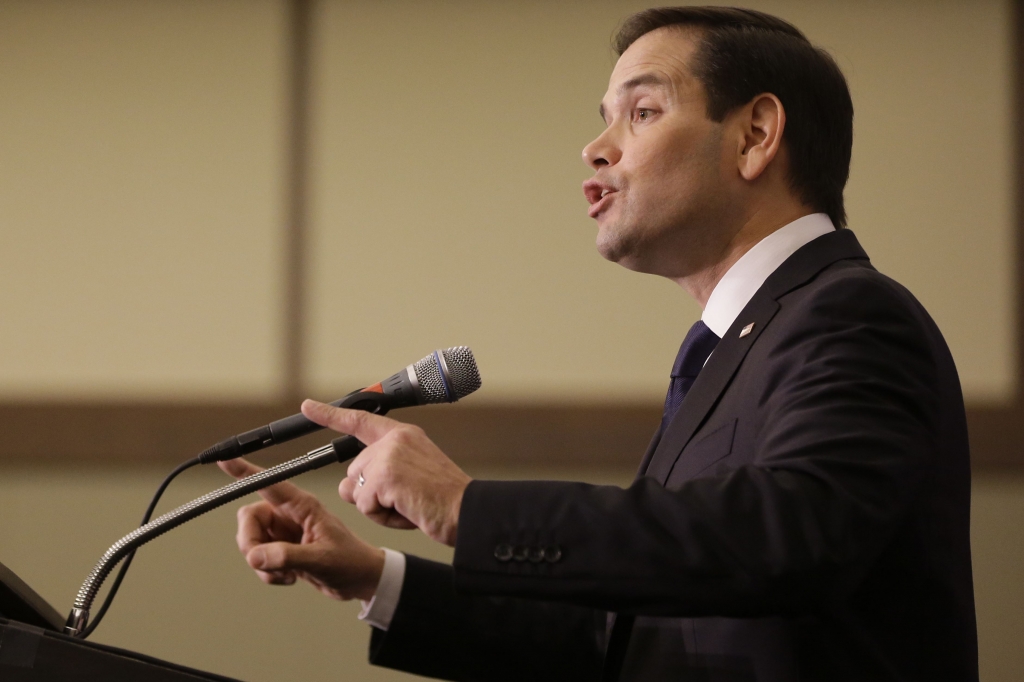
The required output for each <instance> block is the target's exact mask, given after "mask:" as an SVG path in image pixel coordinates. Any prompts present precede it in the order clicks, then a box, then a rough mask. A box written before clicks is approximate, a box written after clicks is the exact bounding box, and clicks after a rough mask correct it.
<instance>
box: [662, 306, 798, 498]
mask: <svg viewBox="0 0 1024 682" xmlns="http://www.w3.org/2000/svg"><path fill="white" fill-rule="evenodd" d="M762 289H763V288H762ZM778 309H779V304H778V303H777V302H776V301H775V300H774V299H773V298H771V297H770V296H768V295H767V294H766V293H762V291H758V293H757V294H755V295H754V298H752V299H751V300H750V303H748V304H747V307H746V308H744V309H743V312H742V313H740V316H739V317H737V318H736V321H735V322H734V323H733V325H732V327H730V328H729V331H728V332H726V334H725V336H724V337H723V338H722V340H721V341H720V342H719V343H718V347H717V348H715V352H714V353H712V354H711V357H710V358H708V362H707V364H706V365H704V369H702V370H701V372H700V374H698V375H697V380H696V381H694V382H693V386H692V387H691V388H690V391H689V393H687V394H686V398H684V399H683V403H682V405H680V406H679V411H678V412H676V415H675V417H674V418H673V419H672V421H671V422H669V425H668V428H666V429H665V433H664V435H662V437H661V441H660V442H659V443H658V445H657V446H656V447H655V450H654V452H653V454H652V456H651V463H650V466H648V468H647V472H646V475H647V476H650V477H651V478H654V479H657V481H658V482H659V483H661V484H662V485H665V482H666V481H667V480H668V475H669V474H670V473H671V472H672V467H673V466H674V465H675V463H676V460H677V459H678V458H679V455H680V454H681V453H682V451H683V448H684V447H686V444H687V443H689V442H690V439H691V438H692V437H693V434H694V433H696V431H697V429H698V428H700V425H701V424H703V423H704V418H705V417H706V416H707V414H708V412H710V411H711V408H712V407H713V406H714V404H715V403H716V402H717V401H718V397H719V396H720V395H721V394H722V391H724V390H725V387H726V386H727V385H728V384H729V380H730V379H732V376H733V374H735V373H736V370H737V369H738V368H739V366H740V363H741V362H743V358H744V357H746V355H747V351H749V350H750V347H751V346H752V345H754V341H756V340H757V338H758V337H759V336H760V335H761V332H762V331H764V328H765V327H766V326H767V325H768V322H769V321H770V320H771V319H772V317H774V316H775V313H776V312H777V311H778ZM750 323H753V324H754V327H753V329H752V330H751V331H750V333H749V334H747V335H746V336H744V337H742V338H741V337H740V329H742V328H743V327H745V326H747V325H748V324H750Z"/></svg>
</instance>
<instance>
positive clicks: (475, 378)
mask: <svg viewBox="0 0 1024 682" xmlns="http://www.w3.org/2000/svg"><path fill="white" fill-rule="evenodd" d="M441 354H442V355H443V356H444V364H446V365H448V378H449V379H451V382H452V385H451V389H452V393H453V394H454V397H455V400H458V399H460V398H465V397H466V396H467V395H469V394H470V393H472V392H473V391H475V390H476V389H478V388H480V370H478V369H477V367H476V358H474V357H473V351H471V350H470V349H469V346H453V347H452V348H448V349H446V350H443V351H441Z"/></svg>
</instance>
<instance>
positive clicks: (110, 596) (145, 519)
mask: <svg viewBox="0 0 1024 682" xmlns="http://www.w3.org/2000/svg"><path fill="white" fill-rule="evenodd" d="M202 463H203V462H202V460H201V459H200V458H199V457H193V458H192V459H190V460H188V461H187V462H182V463H181V464H179V465H178V466H177V467H176V468H175V469H174V471H172V472H171V473H169V474H167V478H165V479H164V482H163V483H161V484H160V487H159V488H157V489H156V493H155V494H154V495H153V499H152V500H150V502H149V506H148V507H146V513H145V514H143V516H142V523H140V524H139V525H140V526H145V525H146V524H147V523H149V520H150V518H151V517H152V516H153V511H154V510H156V505H157V504H158V503H159V502H160V498H161V497H162V496H163V494H164V491H165V490H167V486H169V485H170V484H171V481H173V480H174V479H175V478H177V476H178V474H180V473H181V472H183V471H185V470H186V469H191V468H192V467H194V466H196V465H198V464H202ZM135 552H136V550H134V549H133V550H132V551H131V553H130V554H129V555H128V556H126V557H125V558H124V563H122V564H121V569H120V570H119V571H118V572H117V576H116V577H115V578H114V582H113V583H111V584H110V590H108V591H107V596H106V597H105V598H104V599H103V605H102V606H100V610H99V611H97V612H96V618H95V619H93V621H92V622H91V623H89V625H88V626H87V627H86V628H85V631H84V632H82V634H81V635H80V638H81V639H86V638H87V637H88V636H89V635H91V634H92V631H93V630H95V629H96V626H97V625H99V624H100V621H101V620H103V616H104V614H106V612H107V609H109V608H110V604H111V602H113V601H114V597H115V596H117V589H118V588H119V587H121V581H123V580H124V576H125V574H126V573H127V572H128V567H129V566H131V565H132V559H134V558H135Z"/></svg>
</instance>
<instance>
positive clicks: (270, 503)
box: [217, 459, 384, 601]
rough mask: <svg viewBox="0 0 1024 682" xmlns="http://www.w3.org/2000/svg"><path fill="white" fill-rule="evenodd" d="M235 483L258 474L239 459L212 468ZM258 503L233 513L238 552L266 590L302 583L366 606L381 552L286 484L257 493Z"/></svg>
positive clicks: (378, 573) (377, 577)
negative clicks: (225, 474)
mask: <svg viewBox="0 0 1024 682" xmlns="http://www.w3.org/2000/svg"><path fill="white" fill-rule="evenodd" d="M217 466H219V467H220V468H221V469H222V470H223V471H225V472H227V473H228V474H230V475H231V476H234V477H235V478H243V477H245V476H249V475H252V474H255V473H257V472H259V471H262V469H261V468H260V467H258V466H256V465H254V464H251V463H249V462H247V461H245V460H244V459H232V460H228V461H226V462H217ZM260 496H261V497H263V501H262V502H256V503H255V504H250V505H246V506H245V507H242V508H241V509H239V510H238V535H237V536H236V540H237V542H238V549H239V550H241V552H242V554H244V555H245V560H246V562H247V563H248V564H249V566H250V567H252V569H253V570H254V571H256V575H258V576H259V577H260V580H262V581H263V582H265V583H267V584H268V585H291V584H292V583H294V582H295V580H296V578H302V579H303V580H305V581H306V582H308V583H310V584H311V585H313V587H315V588H317V589H318V590H320V591H321V592H323V593H324V594H326V595H327V596H329V597H333V598H335V599H362V600H363V601H369V600H370V599H372V598H373V595H374V594H375V593H376V591H377V583H379V582H380V576H381V572H382V571H383V570H384V550H382V549H379V548H377V547H373V546H371V545H368V544H367V543H365V542H363V541H362V540H361V539H359V538H358V537H356V536H355V535H353V534H352V532H351V531H349V529H348V528H346V527H345V525H344V524H343V523H342V522H341V520H340V519H338V518H337V517H336V516H333V515H332V514H330V513H329V512H328V511H327V510H326V509H324V507H323V505H321V504H320V501H319V500H317V499H316V498H315V497H314V496H313V495H311V494H309V493H308V492H306V491H305V490H302V489H300V488H298V487H297V486H295V485H292V484H291V483H277V484H275V485H272V486H270V487H269V488H264V489H263V490H261V491H260Z"/></svg>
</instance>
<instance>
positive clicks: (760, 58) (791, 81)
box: [614, 7, 853, 227]
mask: <svg viewBox="0 0 1024 682" xmlns="http://www.w3.org/2000/svg"><path fill="white" fill-rule="evenodd" d="M665 26H681V27H693V28H695V29H697V30H698V31H699V32H700V33H699V36H700V43H699V45H698V48H697V52H696V56H695V57H694V59H693V63H692V64H691V65H690V68H691V69H692V70H693V73H694V76H696V78H697V79H698V80H699V81H700V82H701V83H702V84H703V85H704V89H705V91H706V93H707V98H708V102H707V114H708V118H710V119H711V120H713V121H722V120H723V119H724V118H725V116H726V114H728V113H729V112H731V111H733V110H734V109H736V107H739V106H742V105H744V104H747V103H748V102H750V101H751V100H752V99H753V98H754V97H756V96H757V95H759V94H761V93H765V92H769V93H772V94H773V95H775V96H776V97H778V98H779V101H781V102H782V106H783V107H784V108H785V110H786V128H785V130H784V131H783V134H782V139H783V142H784V143H785V144H786V145H787V148H788V150H789V157H790V168H789V182H790V186H791V187H792V188H793V191H794V192H796V193H797V195H798V196H799V197H800V198H801V200H803V201H804V202H805V203H807V204H808V205H809V206H811V207H812V208H814V209H815V210H817V211H821V212H823V213H827V214H828V216H829V217H830V218H831V219H832V222H833V224H835V226H836V227H846V209H845V207H844V206H843V188H844V187H845V186H846V180H847V179H848V178H849V176H850V154H851V150H852V148H853V101H852V100H851V99H850V90H849V88H848V87H847V85H846V79H845V78H844V77H843V73H842V71H840V70H839V66H838V65H837V64H836V63H835V60H833V59H832V57H831V56H830V55H829V54H828V53H827V52H825V51H824V50H822V49H820V48H817V47H815V46H814V45H812V44H811V43H810V41H808V40H807V38H806V37H805V36H804V34H803V33H801V32H800V30H799V29H798V28H796V27H795V26H793V25H792V24H790V23H789V22H787V21H784V20H782V19H779V18H778V17H774V16H772V15H770V14H765V13H764V12H757V11H754V10H750V9H739V8H735V7H658V8H654V9H647V10H644V11H642V12H638V13H636V14H634V15H633V16H631V17H629V18H628V19H626V21H625V22H624V23H623V25H622V27H621V28H620V29H619V31H618V33H617V34H616V36H615V40H614V48H615V51H616V52H617V53H618V54H619V55H620V56H621V55H622V53H623V52H625V51H626V49H627V48H628V47H629V46H630V45H632V44H633V42H634V41H636V40H637V39H638V38H640V36H642V35H644V34H646V33H649V32H651V31H653V30H655V29H659V28H662V27H665Z"/></svg>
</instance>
